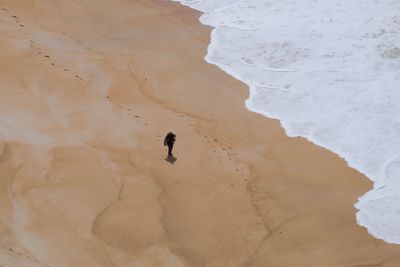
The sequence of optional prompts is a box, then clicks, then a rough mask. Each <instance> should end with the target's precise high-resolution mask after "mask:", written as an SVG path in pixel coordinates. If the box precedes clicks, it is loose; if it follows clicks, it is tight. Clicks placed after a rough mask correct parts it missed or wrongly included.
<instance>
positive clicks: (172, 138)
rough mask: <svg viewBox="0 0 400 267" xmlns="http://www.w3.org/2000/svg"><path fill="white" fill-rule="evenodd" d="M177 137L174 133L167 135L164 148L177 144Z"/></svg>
mask: <svg viewBox="0 0 400 267" xmlns="http://www.w3.org/2000/svg"><path fill="white" fill-rule="evenodd" d="M175 137H176V135H175V134H174V133H172V132H169V133H167V135H166V136H165V138H164V146H166V145H168V146H172V145H174V143H175Z"/></svg>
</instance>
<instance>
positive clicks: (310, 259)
mask: <svg viewBox="0 0 400 267" xmlns="http://www.w3.org/2000/svg"><path fill="white" fill-rule="evenodd" d="M55 3H56V4H57V5H55ZM4 6H5V8H6V9H7V12H8V13H9V14H7V16H6V15H4V14H2V16H3V17H4V21H5V23H6V25H7V27H5V28H6V29H5V31H6V32H7V33H9V35H6V34H5V35H4V37H2V39H4V40H5V42H4V43H5V46H6V47H7V49H6V50H5V51H6V52H8V53H10V52H9V51H12V53H10V54H9V55H6V54H5V55H3V60H2V63H3V64H2V65H1V66H0V68H1V70H2V71H6V70H7V71H8V72H9V73H13V75H11V76H10V77H7V78H3V79H2V84H3V85H4V86H5V87H7V90H6V89H3V91H2V92H3V95H5V96H7V98H6V99H7V100H8V101H7V103H5V104H4V107H3V109H2V111H1V113H0V115H1V117H0V118H3V125H6V126H7V127H8V128H6V129H7V130H6V131H4V132H3V133H2V139H3V140H7V141H6V142H3V144H2V153H1V154H2V159H3V161H2V169H1V170H0V177H1V178H2V179H1V182H2V184H3V189H2V191H1V192H0V200H1V204H0V207H1V208H2V210H3V211H4V212H3V215H2V217H1V220H0V229H2V230H3V232H4V233H5V234H4V235H3V238H1V244H2V248H4V249H1V250H0V264H4V265H5V266H7V264H8V265H10V264H11V265H16V264H21V265H22V266H36V265H37V266H40V265H41V264H48V265H50V266H85V267H86V266H113V265H114V266H171V267H172V266H174V267H179V266H182V267H183V266H185V267H186V266H199V267H200V266H210V267H211V266H232V267H233V266H249V267H250V266H252V267H253V266H254V267H255V266H260V267H261V266H310V265H313V266H372V265H373V264H376V265H377V266H379V264H381V263H382V266H396V265H397V264H398V263H399V262H400V249H399V248H398V247H397V246H393V245H389V244H385V243H384V242H382V241H379V240H376V239H374V238H373V237H371V236H370V235H368V233H367V231H366V230H365V229H364V228H362V227H360V226H358V225H357V224H356V220H355V208H354V207H353V204H354V203H355V202H356V199H357V197H358V196H360V195H361V194H362V193H364V192H366V191H367V190H368V189H369V188H370V187H371V182H370V181H369V180H368V179H367V178H366V177H364V176H363V175H361V174H359V173H358V172H356V171H355V170H353V169H351V168H350V167H348V166H347V165H346V163H345V162H344V160H342V159H340V158H339V157H338V156H337V155H335V154H334V153H332V152H330V151H328V150H326V149H324V148H321V147H317V146H315V145H313V144H311V143H309V142H308V141H306V140H305V139H302V138H289V137H287V136H285V133H284V131H283V129H282V128H281V127H280V125H279V122H278V121H276V120H272V119H268V118H265V117H263V116H262V115H258V114H256V113H252V112H250V111H248V110H247V109H246V108H245V105H244V100H245V99H246V98H247V95H248V88H247V86H246V85H245V84H243V83H241V82H240V81H237V80H235V79H234V78H232V77H231V76H229V75H227V74H226V73H224V72H223V71H221V70H220V69H218V68H217V67H216V66H214V65H210V64H208V63H207V62H205V61H204V60H203V57H204V56H205V53H206V49H207V46H208V43H209V38H210V36H209V35H210V28H209V27H207V26H204V25H201V24H200V22H198V16H199V14H200V13H199V12H197V11H194V10H192V9H189V8H188V7H184V6H181V5H180V4H179V3H175V2H166V1H155V0H152V1H150V2H149V1H136V2H126V1H121V2H119V3H118V5H117V4H115V3H113V4H110V3H107V1H101V2H99V1H84V2H80V1H71V2H70V3H64V2H62V1H54V3H47V4H43V6H39V7H38V6H36V7H35V8H34V9H33V8H32V6H31V5H30V4H28V3H13V1H6V2H5V3H4ZM54 14H57V15H54ZM72 14H73V19H71V16H72ZM13 16H17V20H18V22H15V19H13ZM49 21H51V26H50V24H49ZM19 24H21V25H24V27H21V26H17V25H19ZM10 36H11V37H10ZM29 38H31V40H29ZM15 44H18V46H16V45H15ZM39 52H40V53H39ZM15 58H29V61H18V60H17V61H16V60H15ZM53 64H54V65H53ZM65 70H67V71H65ZM77 76H78V77H77ZM21 77H22V78H21ZM38 77H40V78H41V79H38ZM21 79H22V84H24V85H25V88H23V89H20V88H21V85H20V84H21V83H20V82H18V81H19V80H21ZM80 79H81V80H80ZM43 107H44V108H43ZM26 114H31V115H30V116H31V118H30V119H31V121H33V124H32V125H30V124H29V125H28V126H29V127H30V128H29V131H28V133H27V134H20V132H21V131H22V130H24V129H25V128H26V127H27V122H26V121H25V120H24V119H23V118H24V116H26ZM11 115H12V116H13V120H14V122H13V123H14V124H12V125H11V126H10V124H6V123H5V122H6V120H5V119H4V118H6V117H9V116H11ZM170 130H172V131H174V132H175V133H176V134H177V143H176V147H175V149H174V150H175V151H174V155H175V157H176V158H177V161H176V162H174V164H170V163H169V162H167V161H165V160H164V158H165V151H164V150H163V148H162V139H163V137H164V134H165V133H167V132H168V131H170ZM32 136H35V138H33V137H32ZM6 138H9V139H6ZM39 141H40V142H39ZM9 192H12V194H10V193H9ZM24 264H25V265H24ZM383 264H384V265H383Z"/></svg>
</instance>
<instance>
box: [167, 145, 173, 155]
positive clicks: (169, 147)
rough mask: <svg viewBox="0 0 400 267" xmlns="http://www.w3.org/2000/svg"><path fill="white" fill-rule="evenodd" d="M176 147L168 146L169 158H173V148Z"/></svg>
mask: <svg viewBox="0 0 400 267" xmlns="http://www.w3.org/2000/svg"><path fill="white" fill-rule="evenodd" d="M173 146H174V145H173V144H168V156H172V147H173Z"/></svg>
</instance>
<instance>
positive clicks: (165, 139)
mask: <svg viewBox="0 0 400 267" xmlns="http://www.w3.org/2000/svg"><path fill="white" fill-rule="evenodd" d="M167 139H168V135H167V136H166V137H165V138H164V146H166V145H167Z"/></svg>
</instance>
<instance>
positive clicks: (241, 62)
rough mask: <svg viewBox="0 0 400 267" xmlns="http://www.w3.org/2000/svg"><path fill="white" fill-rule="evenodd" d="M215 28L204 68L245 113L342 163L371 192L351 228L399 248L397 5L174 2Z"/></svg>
mask: <svg viewBox="0 0 400 267" xmlns="http://www.w3.org/2000/svg"><path fill="white" fill-rule="evenodd" d="M175 1H179V2H181V3H182V4H184V5H188V6H190V7H192V8H195V9H198V10H200V11H202V12H203V13H204V14H203V15H202V16H201V18H200V21H201V22H202V23H203V24H206V25H209V26H212V27H214V30H213V31H212V38H211V44H210V46H209V49H208V54H207V56H206V60H207V61H208V62H210V63H213V64H216V65H217V66H219V67H220V68H221V69H222V70H224V71H226V72H228V73H229V74H231V75H232V76H234V77H236V78H237V79H239V80H241V81H243V82H245V83H246V84H248V85H249V87H250V97H249V99H247V101H246V106H247V108H248V109H249V110H252V111H254V112H257V113H261V114H263V115H265V116H267V117H271V118H276V119H279V120H280V122H281V124H282V126H283V127H284V129H285V130H286V133H287V135H289V136H293V137H294V136H303V137H306V138H307V139H308V140H310V141H312V142H313V143H315V144H318V145H320V146H323V147H326V148H328V149H330V150H331V151H333V152H335V153H337V154H339V155H340V156H341V157H343V158H344V159H345V160H346V161H347V162H348V164H349V165H350V166H351V167H354V168H355V169H357V170H359V171H360V172H362V173H364V174H365V175H367V176H368V177H369V178H370V179H371V180H372V181H373V182H374V188H373V189H372V190H371V191H369V192H368V193H366V194H365V195H364V196H362V197H360V198H359V201H358V203H357V204H356V205H355V207H356V208H357V209H358V210H359V211H358V213H357V221H358V223H359V224H360V225H362V226H365V227H366V228H367V229H368V231H369V232H370V233H371V234H372V235H374V236H375V237H377V238H381V239H384V240H385V241H386V242H390V243H398V244H400V83H399V79H400V32H399V31H400V5H399V4H398V2H397V1H393V0H352V1H343V0H314V1H310V0H296V1H294V0H243V1H238V0H175Z"/></svg>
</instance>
